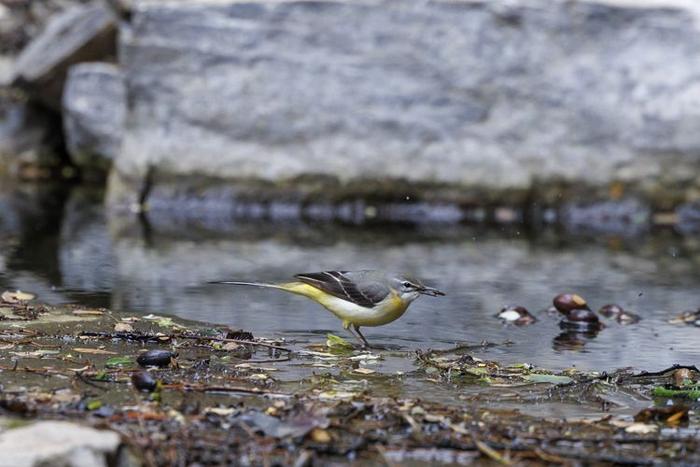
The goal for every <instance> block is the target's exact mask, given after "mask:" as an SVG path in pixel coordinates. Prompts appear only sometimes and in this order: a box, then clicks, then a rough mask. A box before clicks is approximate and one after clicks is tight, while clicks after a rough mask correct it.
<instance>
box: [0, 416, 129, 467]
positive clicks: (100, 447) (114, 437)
mask: <svg viewBox="0 0 700 467" xmlns="http://www.w3.org/2000/svg"><path fill="white" fill-rule="evenodd" d="M120 444H121V440H120V436H119V434H117V433H115V432H113V431H107V430H96V429H94V428H90V427H86V426H81V425H78V424H76V423H70V422H58V421H43V422H36V423H33V424H31V425H28V426H24V427H21V428H14V429H8V430H6V431H3V432H2V433H0V467H34V466H36V467H39V466H44V465H56V466H62V467H87V466H105V467H106V466H107V465H109V464H108V456H110V457H111V458H114V457H115V456H116V455H117V452H118V449H119V446H120Z"/></svg>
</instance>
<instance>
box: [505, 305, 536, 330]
mask: <svg viewBox="0 0 700 467" xmlns="http://www.w3.org/2000/svg"><path fill="white" fill-rule="evenodd" d="M496 317H497V318H499V319H501V320H503V321H504V322H506V323H512V324H515V325H518V326H526V325H528V324H532V323H534V322H535V321H537V320H536V319H535V317H534V316H532V315H531V314H530V312H529V311H527V308H525V307H523V306H520V305H509V306H506V307H504V308H502V309H501V311H500V312H499V313H498V314H497V315H496Z"/></svg>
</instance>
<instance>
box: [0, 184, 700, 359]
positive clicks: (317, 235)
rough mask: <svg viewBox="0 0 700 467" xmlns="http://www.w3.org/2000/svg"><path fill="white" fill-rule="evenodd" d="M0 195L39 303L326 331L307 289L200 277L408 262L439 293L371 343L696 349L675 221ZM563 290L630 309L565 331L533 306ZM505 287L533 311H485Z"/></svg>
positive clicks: (0, 256)
mask: <svg viewBox="0 0 700 467" xmlns="http://www.w3.org/2000/svg"><path fill="white" fill-rule="evenodd" d="M0 207H2V214H1V215H0V216H1V217H0V289H6V288H11V289H16V288H19V289H23V290H30V291H33V292H35V293H37V294H38V295H39V299H40V300H42V301H47V302H50V303H76V302H79V303H84V304H89V305H93V306H95V305H97V306H105V307H110V308H112V309H114V310H116V311H123V312H127V313H156V314H174V315H177V316H180V317H183V318H187V319H196V320H202V321H207V322H212V323H218V324H226V325H231V326H235V327H240V328H244V329H247V330H250V331H252V332H253V333H254V334H257V335H280V336H284V337H285V338H287V339H291V340H296V341H301V342H319V341H324V340H325V338H324V334H325V333H326V332H328V331H331V332H334V333H336V334H339V335H344V336H345V335H346V334H344V331H343V330H342V328H341V327H340V323H339V321H338V320H337V319H336V318H335V317H333V316H332V315H330V314H329V313H328V312H326V311H324V310H323V309H322V308H320V307H319V306H318V305H316V304H314V303H312V302H309V301H308V300H306V299H304V298H301V297H296V296H289V295H286V294H284V293H282V292H277V291H273V290H262V289H253V288H241V287H228V286H220V285H206V282H207V281H212V280H222V279H237V280H261V281H275V280H286V279H288V278H289V277H290V276H292V275H293V274H294V273H296V272H308V271H315V270H323V269H336V268H340V269H363V268H379V269H387V270H397V271H408V272H411V273H413V274H415V275H417V276H419V277H421V278H423V279H424V280H425V281H426V282H427V283H428V284H430V285H433V286H435V287H438V288H440V289H441V290H444V291H445V292H446V293H447V296H446V297H437V298H432V297H422V298H421V299H419V300H418V301H417V302H416V303H414V304H413V305H412V306H411V307H410V308H409V310H408V312H407V314H406V315H405V316H404V317H402V318H401V319H400V320H398V321H396V322H394V323H392V324H390V325H387V326H384V327H380V328H374V329H371V328H366V329H364V330H363V331H364V333H365V335H366V336H367V338H368V339H369V340H370V341H371V342H374V343H378V344H385V345H389V346H398V347H401V348H406V349H411V348H418V347H421V348H427V347H432V348H438V347H447V346H450V345H452V344H453V343H462V342H467V343H479V342H481V341H483V340H487V341H491V342H497V343H500V342H504V341H511V342H512V344H511V345H507V346H497V347H493V348H490V349H489V350H488V351H486V352H482V354H483V355H484V356H485V357H487V358H491V359H496V360H499V361H504V362H529V363H532V364H535V365H537V366H540V367H545V368H550V369H561V368H566V367H571V366H575V367H577V368H580V369H588V370H610V369H615V368H621V367H628V366H629V367H635V368H638V369H645V370H657V369H661V368H664V367H667V366H670V365H672V364H673V363H683V364H695V363H698V360H700V349H699V348H698V345H697V341H698V336H700V328H699V327H694V326H685V325H671V324H668V322H667V321H668V319H669V318H671V317H673V316H674V315H676V314H678V313H680V312H681V311H683V310H687V309H697V308H698V307H699V306H700V289H699V288H698V287H697V285H698V281H699V280H700V242H698V241H697V240H695V239H694V238H692V237H683V236H680V235H677V234H675V233H674V232H672V231H658V232H652V233H648V234H646V235H644V236H638V237H627V238H625V237H608V236H604V235H597V236H588V237H580V236H574V235H571V234H566V233H562V232H556V231H553V230H551V231H549V230H545V231H540V232H526V231H524V230H523V229H522V227H521V226H517V225H515V226H508V227H490V228H484V227H474V226H472V227H470V226H450V225H444V226H441V225H436V226H432V227H425V226H423V227H420V228H416V227H409V226H404V227H397V226H393V227H383V228H382V227H372V228H362V227H358V226H342V225H337V224H315V225H309V224H303V223H274V222H268V223H265V222H252V221H247V222H243V221H241V222H222V223H221V224H220V225H217V226H216V228H212V227H211V224H210V223H209V224H207V225H206V226H203V225H202V223H198V222H192V221H191V220H192V219H193V218H195V217H196V216H194V215H193V216H181V217H180V218H178V219H173V218H172V217H167V216H157V215H155V214H152V215H150V216H149V222H147V223H143V222H142V221H140V220H139V219H138V218H137V217H132V218H123V217H116V216H108V215H106V214H105V212H104V210H103V208H102V206H101V201H100V196H99V193H98V194H92V193H90V192H89V191H85V190H73V191H72V192H71V193H66V192H64V191H63V190H57V191H52V190H49V189H41V190H37V189H36V188H32V189H22V190H11V191H10V190H6V191H5V192H4V193H2V190H0ZM183 218H184V219H185V220H183ZM205 227H206V228H205ZM565 291H575V292H577V293H579V294H581V295H583V296H584V297H586V298H587V300H588V301H589V303H590V304H591V306H592V307H593V308H594V309H597V308H598V307H599V306H601V305H603V304H605V303H610V302H615V303H618V304H620V305H622V306H623V307H625V308H626V309H629V310H631V311H634V312H635V313H638V314H639V315H641V316H642V321H641V322H640V323H638V324H633V325H627V326H622V325H619V324H617V323H616V322H614V321H606V324H607V327H606V328H605V329H604V330H603V331H602V332H600V333H599V334H598V335H596V336H593V337H590V336H589V337H585V336H580V335H570V334H568V335H567V334H565V333H563V332H562V331H561V330H560V329H559V326H558V320H559V318H558V317H557V316H549V315H547V314H546V313H545V312H544V311H543V310H544V309H545V308H546V307H548V306H549V305H550V304H551V299H552V297H554V296H555V295H556V294H557V293H561V292H565ZM511 303H513V304H519V305H523V306H525V307H527V308H528V309H529V310H530V311H531V312H532V313H533V314H535V315H536V316H537V318H538V322H537V323H535V324H533V325H531V326H527V327H522V328H518V327H515V326H504V325H502V324H501V322H500V321H499V320H498V319H496V318H494V314H495V313H497V312H498V310H499V309H500V308H501V307H502V306H503V305H506V304H511ZM347 337H348V338H350V337H349V336H347Z"/></svg>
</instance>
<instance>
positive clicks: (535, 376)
mask: <svg viewBox="0 0 700 467" xmlns="http://www.w3.org/2000/svg"><path fill="white" fill-rule="evenodd" d="M523 379H525V381H530V382H531V383H550V384H567V383H570V382H572V381H573V380H572V379H571V378H569V377H568V376H559V375H543V374H539V373H532V374H529V375H525V376H523Z"/></svg>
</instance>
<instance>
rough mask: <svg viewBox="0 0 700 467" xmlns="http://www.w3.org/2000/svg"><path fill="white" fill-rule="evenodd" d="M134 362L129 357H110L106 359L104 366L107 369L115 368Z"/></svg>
mask: <svg viewBox="0 0 700 467" xmlns="http://www.w3.org/2000/svg"><path fill="white" fill-rule="evenodd" d="M133 363H134V361H133V360H132V359H131V357H112V358H108V359H107V361H106V362H105V366H106V367H108V368H116V367H120V366H125V365H132V364H133Z"/></svg>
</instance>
